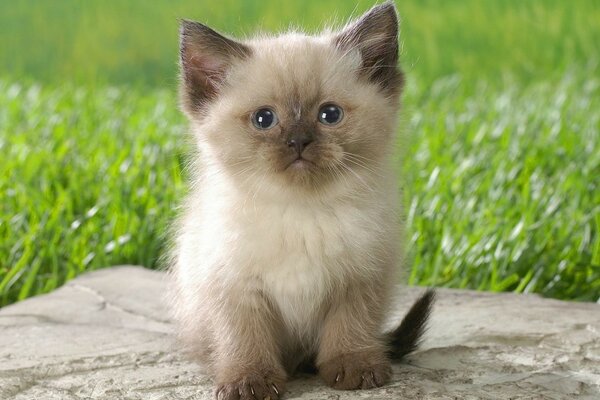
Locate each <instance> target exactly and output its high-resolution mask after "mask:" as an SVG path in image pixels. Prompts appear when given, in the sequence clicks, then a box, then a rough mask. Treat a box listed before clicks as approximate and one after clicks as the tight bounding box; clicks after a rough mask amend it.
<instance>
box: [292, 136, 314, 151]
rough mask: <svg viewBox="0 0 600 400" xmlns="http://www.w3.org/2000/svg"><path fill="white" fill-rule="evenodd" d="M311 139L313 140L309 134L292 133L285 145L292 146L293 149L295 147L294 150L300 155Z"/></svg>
mask: <svg viewBox="0 0 600 400" xmlns="http://www.w3.org/2000/svg"><path fill="white" fill-rule="evenodd" d="M312 141H313V138H312V136H311V135H307V134H297V135H292V136H291V137H290V138H289V139H288V141H287V145H288V147H293V148H294V149H296V152H297V153H298V155H299V156H300V155H302V152H303V151H304V149H305V148H306V146H308V145H309V144H310V143H312Z"/></svg>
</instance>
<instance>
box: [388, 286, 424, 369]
mask: <svg viewBox="0 0 600 400" xmlns="http://www.w3.org/2000/svg"><path fill="white" fill-rule="evenodd" d="M435 297H436V295H435V291H434V290H433V289H429V290H427V292H425V294H424V295H422V296H421V297H420V298H419V299H418V300H417V301H416V302H415V303H414V304H413V305H412V307H411V308H410V310H409V311H408V313H407V314H406V316H405V317H404V318H403V319H402V322H401V323H400V326H399V327H398V328H396V329H395V330H393V331H392V332H390V333H388V340H389V344H390V351H389V354H390V357H391V358H392V359H394V360H400V359H401V358H402V357H404V356H405V355H407V354H409V353H412V352H413V351H415V350H416V349H417V347H419V344H420V343H421V339H422V337H423V334H424V333H425V331H426V330H427V321H428V320H429V316H430V315H431V310H432V309H433V303H434V302H435Z"/></svg>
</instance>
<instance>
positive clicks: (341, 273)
mask: <svg viewBox="0 0 600 400" xmlns="http://www.w3.org/2000/svg"><path fill="white" fill-rule="evenodd" d="M364 214H365V211H364V210H359V209H357V208H355V207H351V206H348V205H340V206H338V207H336V208H329V207H328V208H323V209H314V208H308V207H306V208H302V207H298V206H272V207H268V208H265V209H262V210H260V211H259V212H256V211H255V210H252V211H250V212H248V213H247V214H246V215H245V216H244V217H243V218H241V219H240V220H239V222H240V223H239V224H238V225H237V227H236V228H237V230H239V232H240V235H239V236H238V239H239V242H238V243H237V245H236V250H237V251H236V257H239V260H240V261H241V264H242V265H243V266H244V271H243V272H242V273H244V274H249V275H251V276H255V277H259V279H260V280H261V282H262V283H263V285H264V288H263V290H265V291H266V292H267V293H269V295H270V296H271V298H272V299H273V300H274V301H275V303H276V304H277V306H278V307H279V309H280V311H281V314H282V316H283V317H284V320H285V321H286V323H287V324H288V325H289V327H290V328H292V329H294V330H298V331H301V330H303V329H306V328H308V327H312V326H314V324H312V323H311V322H312V321H314V319H315V318H317V317H318V315H319V311H320V310H321V306H322V304H323V302H324V301H325V299H326V298H327V296H329V295H330V294H331V291H332V290H335V289H336V288H337V287H339V286H340V283H341V282H343V281H344V280H345V277H346V276H347V275H348V274H349V273H352V272H353V271H355V268H354V264H355V263H357V262H358V263H360V262H361V258H363V255H364V254H365V253H367V254H368V253H369V246H371V242H372V241H373V240H374V232H373V231H372V229H370V228H371V226H370V225H371V224H372V222H371V223H369V222H368V221H365V215H364ZM242 260H243V261H242Z"/></svg>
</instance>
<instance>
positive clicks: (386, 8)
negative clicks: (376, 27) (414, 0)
mask: <svg viewBox="0 0 600 400" xmlns="http://www.w3.org/2000/svg"><path fill="white" fill-rule="evenodd" d="M372 11H374V12H376V13H377V14H388V15H390V16H394V17H397V16H398V9H397V8H396V3H394V2H393V1H392V0H388V1H384V2H383V3H381V4H377V5H376V6H374V7H373V8H372Z"/></svg>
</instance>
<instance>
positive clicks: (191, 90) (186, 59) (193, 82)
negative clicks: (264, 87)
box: [179, 20, 251, 113]
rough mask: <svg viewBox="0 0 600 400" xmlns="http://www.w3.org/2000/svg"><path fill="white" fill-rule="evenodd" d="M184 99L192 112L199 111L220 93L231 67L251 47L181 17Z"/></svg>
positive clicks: (180, 51) (244, 55)
mask: <svg viewBox="0 0 600 400" xmlns="http://www.w3.org/2000/svg"><path fill="white" fill-rule="evenodd" d="M179 40H180V41H179V54H180V65H181V77H182V85H181V89H180V91H181V99H182V104H183V108H184V110H185V111H186V112H188V113H193V112H194V111H199V110H201V109H202V108H203V106H204V105H205V104H206V103H207V102H208V101H210V100H212V99H214V97H215V96H216V95H217V94H218V92H219V89H220V87H221V85H222V84H223V81H224V80H225V77H226V74H227V71H228V69H229V68H230V67H231V65H232V64H233V63H234V62H235V61H236V60H240V59H243V58H246V57H248V56H249V55H250V54H251V49H250V48H249V47H248V46H246V45H244V44H242V43H239V42H236V41H234V40H232V39H228V38H226V37H225V36H223V35H221V34H219V33H217V32H216V31H214V30H212V29H210V28H209V27H208V26H205V25H202V24H200V23H198V22H193V21H187V20H183V21H181V28H180V35H179Z"/></svg>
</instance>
